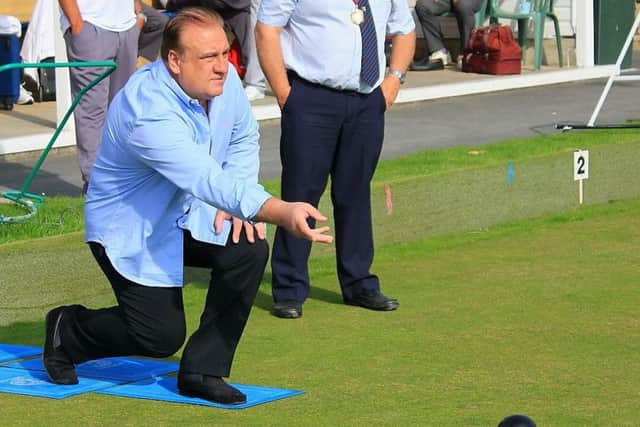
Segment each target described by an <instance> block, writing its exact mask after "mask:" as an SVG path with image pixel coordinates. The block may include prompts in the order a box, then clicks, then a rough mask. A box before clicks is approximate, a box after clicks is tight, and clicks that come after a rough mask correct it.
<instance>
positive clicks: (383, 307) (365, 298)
mask: <svg viewBox="0 0 640 427" xmlns="http://www.w3.org/2000/svg"><path fill="white" fill-rule="evenodd" d="M344 302H345V304H348V305H357V306H359V307H364V308H368V309H369V310H378V311H391V310H395V309H397V308H398V306H399V305H400V304H399V303H398V300H396V299H393V298H389V297H386V296H385V295H384V294H383V293H382V292H380V291H374V290H366V291H362V292H360V293H358V294H356V295H354V296H353V297H352V298H351V299H345V300H344Z"/></svg>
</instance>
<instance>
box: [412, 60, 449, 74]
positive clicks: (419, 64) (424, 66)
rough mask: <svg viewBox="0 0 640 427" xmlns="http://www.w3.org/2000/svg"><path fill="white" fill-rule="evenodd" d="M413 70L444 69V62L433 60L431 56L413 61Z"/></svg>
mask: <svg viewBox="0 0 640 427" xmlns="http://www.w3.org/2000/svg"><path fill="white" fill-rule="evenodd" d="M409 70H411V71H436V70H444V64H443V63H442V61H433V62H431V60H430V59H429V58H424V59H421V60H419V61H413V62H412V63H411V65H410V66H409Z"/></svg>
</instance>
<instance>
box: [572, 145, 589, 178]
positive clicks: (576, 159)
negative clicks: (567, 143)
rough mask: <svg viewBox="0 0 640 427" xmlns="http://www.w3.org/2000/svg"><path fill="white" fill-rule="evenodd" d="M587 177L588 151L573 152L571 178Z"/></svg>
mask: <svg viewBox="0 0 640 427" xmlns="http://www.w3.org/2000/svg"><path fill="white" fill-rule="evenodd" d="M583 179H589V151H587V150H580V151H574V152H573V180H574V181H581V180H583Z"/></svg>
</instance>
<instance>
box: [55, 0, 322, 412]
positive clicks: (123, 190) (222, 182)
mask: <svg viewBox="0 0 640 427" xmlns="http://www.w3.org/2000/svg"><path fill="white" fill-rule="evenodd" d="M228 53H229V43H228V41H227V38H226V35H225V32H224V29H223V22H222V19H221V18H220V16H219V15H218V14H216V13H215V12H213V11H210V10H206V9H201V8H187V9H184V10H182V11H180V12H179V13H178V14H177V15H176V17H175V18H173V19H172V20H171V21H169V24H168V25H167V27H166V29H165V32H164V36H163V43H162V48H161V56H162V60H161V61H156V62H154V63H152V64H150V65H148V66H146V67H143V68H142V69H140V70H139V71H138V72H137V73H136V74H134V75H133V76H132V77H131V79H130V80H129V82H128V83H127V85H126V86H125V87H124V89H123V90H122V91H120V93H119V94H118V95H117V96H116V97H115V98H114V100H113V103H112V104H111V107H110V108H109V112H108V116H107V120H106V123H105V128H104V132H103V140H102V145H101V147H100V150H99V152H98V156H97V159H96V163H95V167H94V170H93V173H92V175H91V185H90V186H89V192H88V194H87V200H86V204H85V225H86V241H87V243H88V244H89V247H90V249H91V252H92V253H93V256H94V257H95V259H96V261H97V262H98V264H99V265H100V268H101V269H102V271H103V272H104V274H105V276H106V277H107V279H108V280H109V282H110V284H111V287H112V288H113V292H114V294H115V297H116V300H117V305H116V306H114V307H110V308H103V309H97V310H94V309H87V308H85V307H83V306H80V305H72V306H65V307H58V308H55V309H53V310H51V311H50V312H49V313H48V314H47V317H46V339H45V346H44V355H43V362H44V366H45V368H46V370H47V374H48V375H49V378H50V379H51V380H52V381H53V382H55V383H57V384H64V385H66V384H75V383H77V382H78V379H77V376H76V373H75V368H74V365H75V364H77V363H81V362H84V361H87V360H92V359H99V358H104V357H112V356H129V355H143V356H148V357H168V356H170V355H172V354H173V353H175V352H176V351H178V349H179V348H180V347H181V346H182V344H183V342H184V339H185V333H186V325H185V318H184V307H183V300H182V281H183V265H189V266H195V267H204V268H209V269H211V282H210V284H209V292H208V294H207V297H206V302H205V306H204V312H203V314H202V316H201V318H200V326H199V327H198V329H197V330H196V331H195V333H194V334H193V335H192V336H191V337H190V338H189V340H188V341H187V344H186V346H185V348H184V351H183V354H182V359H181V362H180V371H179V373H178V389H179V391H180V393H181V394H184V395H187V396H195V397H200V398H203V399H207V400H211V401H214V402H219V403H226V404H238V403H243V402H245V401H246V397H245V396H244V394H242V393H241V392H240V391H238V390H237V389H235V388H233V387H231V386H229V385H228V384H227V383H226V382H225V381H224V380H223V379H222V378H223V377H227V376H229V373H230V370H231V364H232V361H233V356H234V353H235V350H236V347H237V345H238V342H239V340H240V337H241V335H242V332H243V330H244V326H245V324H246V322H247V319H248V317H249V313H250V311H251V306H252V304H253V301H254V299H255V296H256V293H257V290H258V286H259V284H260V281H261V279H262V274H263V271H264V267H265V265H266V262H267V258H268V247H267V244H266V242H265V241H264V240H263V239H264V228H263V226H262V225H261V224H259V222H261V221H264V222H270V223H273V224H277V225H279V226H282V227H285V228H286V229H287V230H289V231H290V232H291V233H293V234H294V235H296V236H298V237H300V238H305V239H309V240H312V241H319V242H324V243H329V242H331V240H332V239H331V237H330V236H327V235H325V234H324V233H325V232H326V231H327V230H328V228H327V227H321V228H319V229H315V230H314V229H311V228H309V226H308V224H307V220H308V219H314V220H324V219H325V218H324V217H323V216H322V215H321V214H320V213H319V212H318V211H317V210H316V209H315V208H313V207H312V206H310V205H308V204H306V203H287V202H283V201H282V200H279V199H276V198H273V197H271V196H270V195H269V194H268V193H266V192H265V191H264V189H263V188H262V186H260V185H258V184H257V175H258V167H259V161H258V131H257V129H258V126H257V123H256V121H255V119H254V117H253V115H252V113H251V107H250V105H249V102H248V100H247V98H246V97H245V95H244V90H243V87H242V82H241V81H240V78H239V77H238V75H237V74H236V72H235V70H234V69H233V68H231V69H229V61H228ZM227 73H228V74H227ZM213 206H215V207H217V208H219V209H220V210H217V211H216V209H214V208H213ZM232 216H233V217H232ZM256 222H257V223H256Z"/></svg>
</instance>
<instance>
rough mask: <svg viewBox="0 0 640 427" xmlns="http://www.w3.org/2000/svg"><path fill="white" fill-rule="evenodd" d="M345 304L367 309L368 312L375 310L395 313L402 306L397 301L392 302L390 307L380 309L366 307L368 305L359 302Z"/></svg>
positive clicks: (346, 302)
mask: <svg viewBox="0 0 640 427" xmlns="http://www.w3.org/2000/svg"><path fill="white" fill-rule="evenodd" d="M345 304H346V305H352V306H354V307H361V308H366V309H367V310H373V311H394V310H397V309H398V307H400V304H399V303H398V302H397V301H395V302H390V303H389V305H385V306H380V307H371V306H366V305H362V304H358V303H357V302H352V301H345Z"/></svg>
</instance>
